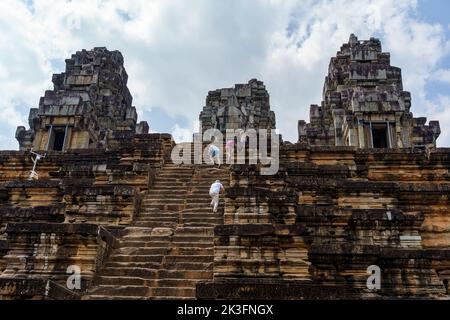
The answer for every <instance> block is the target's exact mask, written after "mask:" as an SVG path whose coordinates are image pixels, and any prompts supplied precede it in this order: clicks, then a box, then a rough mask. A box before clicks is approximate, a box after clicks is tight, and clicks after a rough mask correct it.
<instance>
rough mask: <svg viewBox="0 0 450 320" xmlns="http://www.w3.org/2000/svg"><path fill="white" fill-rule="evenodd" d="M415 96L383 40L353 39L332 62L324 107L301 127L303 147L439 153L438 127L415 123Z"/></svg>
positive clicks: (420, 121)
mask: <svg viewBox="0 0 450 320" xmlns="http://www.w3.org/2000/svg"><path fill="white" fill-rule="evenodd" d="M410 107H411V95H410V93H409V92H407V91H403V83H402V76H401V69H400V68H397V67H393V66H391V64H390V54H389V53H384V52H382V50H381V43H380V40H378V39H375V38H371V39H370V40H368V41H359V40H358V38H357V37H356V36H355V35H354V34H352V35H351V36H350V40H349V42H348V43H347V44H344V45H343V46H342V47H341V50H340V51H339V52H338V53H337V56H336V57H334V58H331V61H330V65H329V68H328V76H327V77H326V78H325V84H324V88H323V101H322V104H321V105H320V106H318V105H311V107H310V121H311V122H310V123H308V124H307V123H306V122H305V121H304V120H300V121H299V123H298V133H299V141H300V142H305V143H309V144H311V145H332V146H356V147H359V148H409V147H424V146H427V147H435V146H436V139H437V138H438V136H439V134H440V127H439V122H438V121H430V123H429V125H428V126H427V125H425V123H426V118H413V115H412V113H411V112H410Z"/></svg>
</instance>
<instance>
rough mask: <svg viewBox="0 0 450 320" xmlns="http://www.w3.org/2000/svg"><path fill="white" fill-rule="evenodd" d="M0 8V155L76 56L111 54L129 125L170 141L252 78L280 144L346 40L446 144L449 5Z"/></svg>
mask: <svg viewBox="0 0 450 320" xmlns="http://www.w3.org/2000/svg"><path fill="white" fill-rule="evenodd" d="M1 4H2V8H1V10H0V150H2V149H17V148H18V144H17V142H16V141H15V138H14V134H15V130H16V126H18V125H26V126H27V127H28V124H27V118H28V110H29V108H30V107H37V106H38V102H39V97H41V96H42V95H43V93H44V91H45V90H46V89H51V88H52V83H51V76H52V74H53V73H60V72H63V71H64V65H65V64H64V59H66V58H68V57H70V55H71V54H72V53H74V52H75V51H77V50H80V49H83V48H85V49H91V48H93V47H99V46H106V47H107V48H108V49H110V50H120V51H121V52H122V54H123V55H124V57H125V68H126V70H127V72H128V75H129V82H128V86H129V88H130V91H131V93H132V95H133V98H134V99H133V104H134V105H135V106H136V108H137V110H138V114H139V119H140V120H147V121H148V122H149V124H150V128H151V130H153V131H158V132H171V133H172V134H174V136H175V138H176V139H177V140H178V141H180V140H183V139H186V137H189V136H190V135H191V133H192V130H193V126H194V121H196V120H198V114H199V112H200V111H201V109H202V107H203V105H204V103H205V97H206V95H207V92H208V90H213V89H217V88H223V87H231V86H233V85H234V84H235V83H246V82H247V81H248V80H249V79H251V78H258V79H260V80H263V81H264V83H265V84H266V88H267V89H268V91H269V94H270V98H271V108H272V110H274V111H275V113H276V120H277V127H278V128H279V131H280V133H281V134H282V135H283V139H284V140H290V141H292V142H295V141H296V140H297V120H298V119H306V120H307V119H308V112H309V105H310V104H314V103H320V101H321V93H322V86H323V81H324V77H325V75H326V72H327V67H328V63H329V59H330V57H331V56H334V55H335V54H336V52H337V51H338V50H339V48H340V46H341V44H342V43H344V42H347V41H348V38H349V35H350V33H355V34H356V35H357V36H358V38H359V39H361V40H363V39H368V38H370V37H371V36H375V37H378V38H380V39H381V40H382V44H383V51H389V52H391V61H392V64H393V65H395V66H398V67H401V68H402V71H403V81H404V87H405V89H406V90H408V91H410V92H411V93H412V99H413V101H412V111H413V113H414V115H415V116H416V117H417V116H427V117H428V120H430V119H431V120H433V119H436V120H439V121H440V122H441V130H442V134H441V137H440V139H439V140H438V144H439V146H450V1H447V0H396V1H391V0H377V1H371V0H357V1H347V0H335V1H331V0H330V1H307V0H306V1H305V0H302V1H289V0H260V1H258V0H255V1H252V0H244V1H241V0H235V1H234V0H227V1H219V0H218V1H211V0H204V1H197V0H189V1H184V0H180V1H170V0H162V1H148V0H142V1H140V0H137V1H126V0H123V1H121V0H110V1H100V0H98V1H93V0H79V1H75V0H73V1H52V0H36V1H31V0H28V1H20V0H2V1H1Z"/></svg>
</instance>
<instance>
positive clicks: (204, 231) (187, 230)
mask: <svg viewBox="0 0 450 320" xmlns="http://www.w3.org/2000/svg"><path fill="white" fill-rule="evenodd" d="M175 234H176V235H177V236H180V235H186V236H187V235H209V236H214V228H212V227H207V228H205V227H178V228H176V229H175Z"/></svg>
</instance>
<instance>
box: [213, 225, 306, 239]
mask: <svg viewBox="0 0 450 320" xmlns="http://www.w3.org/2000/svg"><path fill="white" fill-rule="evenodd" d="M214 235H215V236H271V235H277V236H298V235H300V236H308V235H309V231H308V229H307V228H305V227H303V226H299V225H272V224H234V225H219V226H216V227H215V228H214Z"/></svg>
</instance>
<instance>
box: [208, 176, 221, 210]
mask: <svg viewBox="0 0 450 320" xmlns="http://www.w3.org/2000/svg"><path fill="white" fill-rule="evenodd" d="M221 191H222V192H224V191H225V189H224V187H223V185H222V184H221V183H220V180H216V182H214V183H213V184H212V185H211V188H209V195H210V196H211V198H212V200H211V206H213V212H217V207H218V206H219V194H220V192H221Z"/></svg>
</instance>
